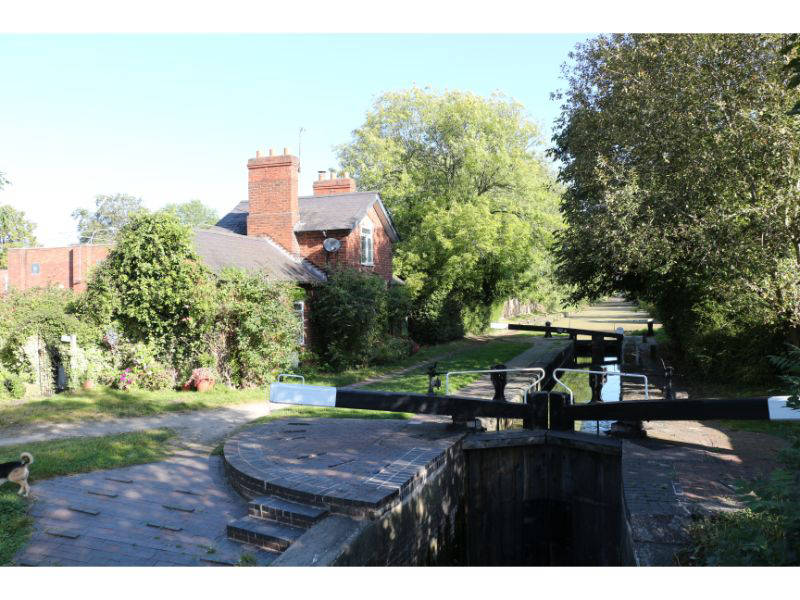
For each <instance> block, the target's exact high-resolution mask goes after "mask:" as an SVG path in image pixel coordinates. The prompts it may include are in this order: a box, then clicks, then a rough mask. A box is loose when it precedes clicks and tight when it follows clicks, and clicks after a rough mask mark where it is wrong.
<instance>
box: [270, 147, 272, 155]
mask: <svg viewBox="0 0 800 600" xmlns="http://www.w3.org/2000/svg"><path fill="white" fill-rule="evenodd" d="M269 155H270V156H272V148H270V149H269Z"/></svg>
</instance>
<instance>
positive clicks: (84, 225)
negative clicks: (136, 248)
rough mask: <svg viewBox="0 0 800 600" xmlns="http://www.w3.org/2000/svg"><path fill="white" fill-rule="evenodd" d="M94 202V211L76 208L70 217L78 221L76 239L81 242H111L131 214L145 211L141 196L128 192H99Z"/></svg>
mask: <svg viewBox="0 0 800 600" xmlns="http://www.w3.org/2000/svg"><path fill="white" fill-rule="evenodd" d="M94 203H95V210H94V212H91V211H88V210H86V209H85V208H78V209H76V210H74V211H73V213H72V218H73V219H75V220H76V221H77V222H78V223H77V227H78V240H79V242H80V243H81V244H86V243H110V242H113V241H114V240H115V239H116V237H117V234H118V233H119V231H120V229H122V228H123V227H124V226H125V225H126V224H127V223H128V222H129V221H130V220H131V217H132V216H133V215H135V214H137V213H140V212H146V211H147V209H146V208H144V206H143V205H142V199H141V198H136V197H134V196H130V195H128V194H114V195H112V196H107V195H103V194H100V195H98V196H96V197H95V201H94Z"/></svg>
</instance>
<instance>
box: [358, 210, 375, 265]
mask: <svg viewBox="0 0 800 600" xmlns="http://www.w3.org/2000/svg"><path fill="white" fill-rule="evenodd" d="M374 233H375V228H374V227H373V225H372V221H370V220H369V218H365V219H364V220H363V221H362V222H361V236H360V241H361V264H362V265H364V266H367V267H372V266H374V265H375V235H374ZM365 240H369V241H368V242H367V245H366V246H365ZM365 248H366V252H365Z"/></svg>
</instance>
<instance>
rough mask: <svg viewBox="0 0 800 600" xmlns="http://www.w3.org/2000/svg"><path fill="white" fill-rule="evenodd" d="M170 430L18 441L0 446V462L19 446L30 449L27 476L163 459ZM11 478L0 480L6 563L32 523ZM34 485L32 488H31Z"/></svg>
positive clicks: (0, 554)
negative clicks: (10, 481) (4, 481)
mask: <svg viewBox="0 0 800 600" xmlns="http://www.w3.org/2000/svg"><path fill="white" fill-rule="evenodd" d="M172 437H173V433H172V432H171V431H169V430H167V429H154V430H150V431H138V432H135V433H123V434H119V435H109V436H104V437H94V438H67V439H63V440H56V441H52V442H34V443H30V444H24V445H20V446H0V462H6V461H11V460H17V459H19V455H20V453H21V452H30V453H31V454H33V458H34V463H33V465H32V466H31V467H30V471H31V475H30V478H29V481H30V482H31V483H34V482H36V481H37V480H39V479H48V478H50V477H57V476H59V475H72V474H75V473H86V472H88V471H95V470H98V469H113V468H116V467H125V466H129V465H138V464H143V463H149V462H155V461H159V460H163V459H164V458H166V457H167V456H168V454H169V448H168V444H169V441H170V440H171V438H172ZM18 490H19V487H18V486H17V485H16V484H14V483H6V484H4V485H2V486H0V566H2V565H8V564H10V561H11V559H12V558H13V556H14V555H15V554H16V553H17V551H18V550H19V549H20V548H21V547H22V546H23V544H25V542H26V541H27V539H28V536H29V535H30V530H31V526H32V524H33V522H32V520H31V519H30V517H28V516H27V502H29V500H26V499H24V498H21V497H20V496H18V495H17V491H18ZM35 493H36V492H35V490H34V491H33V494H35Z"/></svg>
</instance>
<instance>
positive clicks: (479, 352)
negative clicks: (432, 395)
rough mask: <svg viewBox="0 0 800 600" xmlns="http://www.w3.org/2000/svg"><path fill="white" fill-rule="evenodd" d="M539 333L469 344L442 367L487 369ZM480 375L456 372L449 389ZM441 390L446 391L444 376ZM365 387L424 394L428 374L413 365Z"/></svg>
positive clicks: (525, 346)
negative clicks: (402, 371) (469, 345)
mask: <svg viewBox="0 0 800 600" xmlns="http://www.w3.org/2000/svg"><path fill="white" fill-rule="evenodd" d="M537 337H541V336H540V335H529V334H519V335H508V336H503V337H497V338H495V339H493V340H492V341H491V342H490V343H485V344H480V345H477V346H474V347H472V348H466V349H463V350H461V351H459V353H458V354H457V355H455V356H451V357H450V358H447V359H445V360H442V361H440V362H439V364H438V366H437V369H438V370H439V371H468V370H475V369H488V368H489V367H491V366H492V365H494V364H498V363H502V362H505V361H507V360H509V359H511V358H513V357H515V356H517V355H518V354H521V353H522V352H524V351H525V350H527V349H528V348H530V347H531V343H532V342H533V340H534V338H537ZM480 378H481V375H478V374H467V375H455V376H453V377H451V378H450V393H451V394H454V393H456V392H457V391H458V390H459V389H461V388H463V387H465V386H467V385H469V384H470V383H473V382H475V381H477V380H478V379H480ZM441 379H442V387H441V388H440V390H439V393H441V394H444V376H442V377H441ZM363 389H372V390H385V391H388V392H413V393H418V394H425V393H427V391H428V376H427V374H426V369H425V368H420V369H414V370H413V371H410V372H408V373H405V374H403V375H398V376H397V377H392V378H390V379H385V380H383V381H378V382H375V383H372V384H370V385H367V386H364V388H363Z"/></svg>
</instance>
